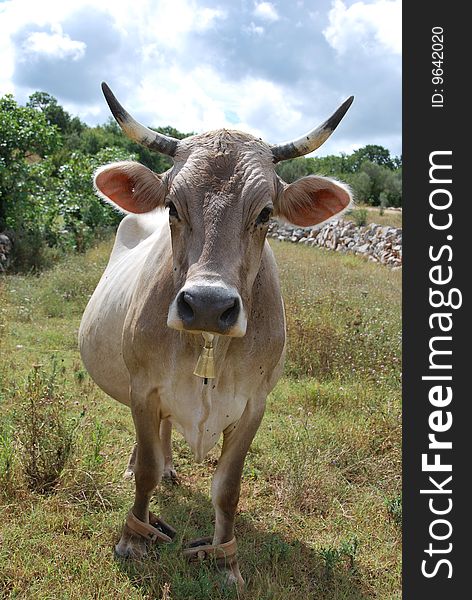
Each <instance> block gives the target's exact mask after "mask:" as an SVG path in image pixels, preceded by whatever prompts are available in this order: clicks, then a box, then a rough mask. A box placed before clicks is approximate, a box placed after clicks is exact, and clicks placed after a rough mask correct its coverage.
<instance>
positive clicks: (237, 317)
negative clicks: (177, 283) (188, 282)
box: [167, 285, 246, 337]
mask: <svg viewBox="0 0 472 600" xmlns="http://www.w3.org/2000/svg"><path fill="white" fill-rule="evenodd" d="M167 324H168V326H169V327H172V328H174V329H184V330H186V331H193V332H200V331H206V332H211V333H216V334H219V335H229V336H234V337H241V336H243V335H244V334H245V333H246V317H245V315H244V310H243V309H242V306H241V298H240V296H239V294H238V293H237V291H236V290H235V289H232V288H227V287H223V286H216V285H193V286H189V287H185V288H183V289H182V290H181V291H180V292H179V293H178V294H177V297H176V299H175V300H174V302H173V303H172V306H171V308H170V310H169V318H168V321H167Z"/></svg>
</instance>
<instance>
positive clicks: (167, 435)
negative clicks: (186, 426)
mask: <svg viewBox="0 0 472 600" xmlns="http://www.w3.org/2000/svg"><path fill="white" fill-rule="evenodd" d="M160 437H161V444H162V451H163V452H164V473H163V476H164V477H166V478H169V479H171V480H172V481H173V482H174V483H177V482H178V479H177V473H176V471H175V469H174V462H173V460H172V423H171V422H170V420H169V419H162V421H161V428H160Z"/></svg>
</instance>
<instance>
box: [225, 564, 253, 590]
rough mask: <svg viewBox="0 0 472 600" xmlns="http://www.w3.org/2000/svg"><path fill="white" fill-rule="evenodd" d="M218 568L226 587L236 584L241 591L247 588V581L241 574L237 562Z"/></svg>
mask: <svg viewBox="0 0 472 600" xmlns="http://www.w3.org/2000/svg"><path fill="white" fill-rule="evenodd" d="M218 570H219V571H220V572H221V579H222V585H223V586H224V587H228V588H229V587H233V586H236V587H237V588H238V590H239V591H242V590H243V589H244V588H245V586H246V582H245V581H244V579H243V578H242V576H241V572H240V570H239V565H238V563H237V562H235V563H233V564H232V565H231V566H228V567H221V568H220V567H218Z"/></svg>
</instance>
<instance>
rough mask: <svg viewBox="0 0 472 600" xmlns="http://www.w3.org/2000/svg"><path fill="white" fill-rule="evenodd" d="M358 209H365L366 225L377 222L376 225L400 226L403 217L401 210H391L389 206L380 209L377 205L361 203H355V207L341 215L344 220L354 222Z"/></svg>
mask: <svg viewBox="0 0 472 600" xmlns="http://www.w3.org/2000/svg"><path fill="white" fill-rule="evenodd" d="M360 210H361V211H364V210H365V211H367V215H366V223H365V224H366V225H370V224H371V223H377V224H378V225H389V226H390V227H402V221H403V218H402V212H401V211H396V210H391V209H389V208H385V209H383V210H382V209H381V208H379V207H377V206H365V205H362V204H357V205H356V208H354V209H352V210H351V211H347V212H346V213H345V214H344V215H343V219H346V221H354V222H356V218H357V216H358V214H359V211H360ZM356 224H358V223H356ZM361 224H363V223H361Z"/></svg>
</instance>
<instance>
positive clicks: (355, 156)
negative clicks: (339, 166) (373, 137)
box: [347, 144, 396, 173]
mask: <svg viewBox="0 0 472 600" xmlns="http://www.w3.org/2000/svg"><path fill="white" fill-rule="evenodd" d="M365 161H369V162H371V163H374V164H375V165H378V166H379V167H386V168H387V169H391V170H392V171H393V170H394V169H396V164H395V159H392V157H391V156H390V151H389V150H387V148H384V147H383V146H378V145H376V144H368V145H367V146H364V147H363V148H359V149H358V150H355V151H354V152H353V153H352V154H351V156H350V157H349V159H348V161H347V163H348V164H347V166H348V169H349V170H350V171H351V172H352V173H356V172H357V171H359V170H360V168H361V166H362V163H364V162H365Z"/></svg>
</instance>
